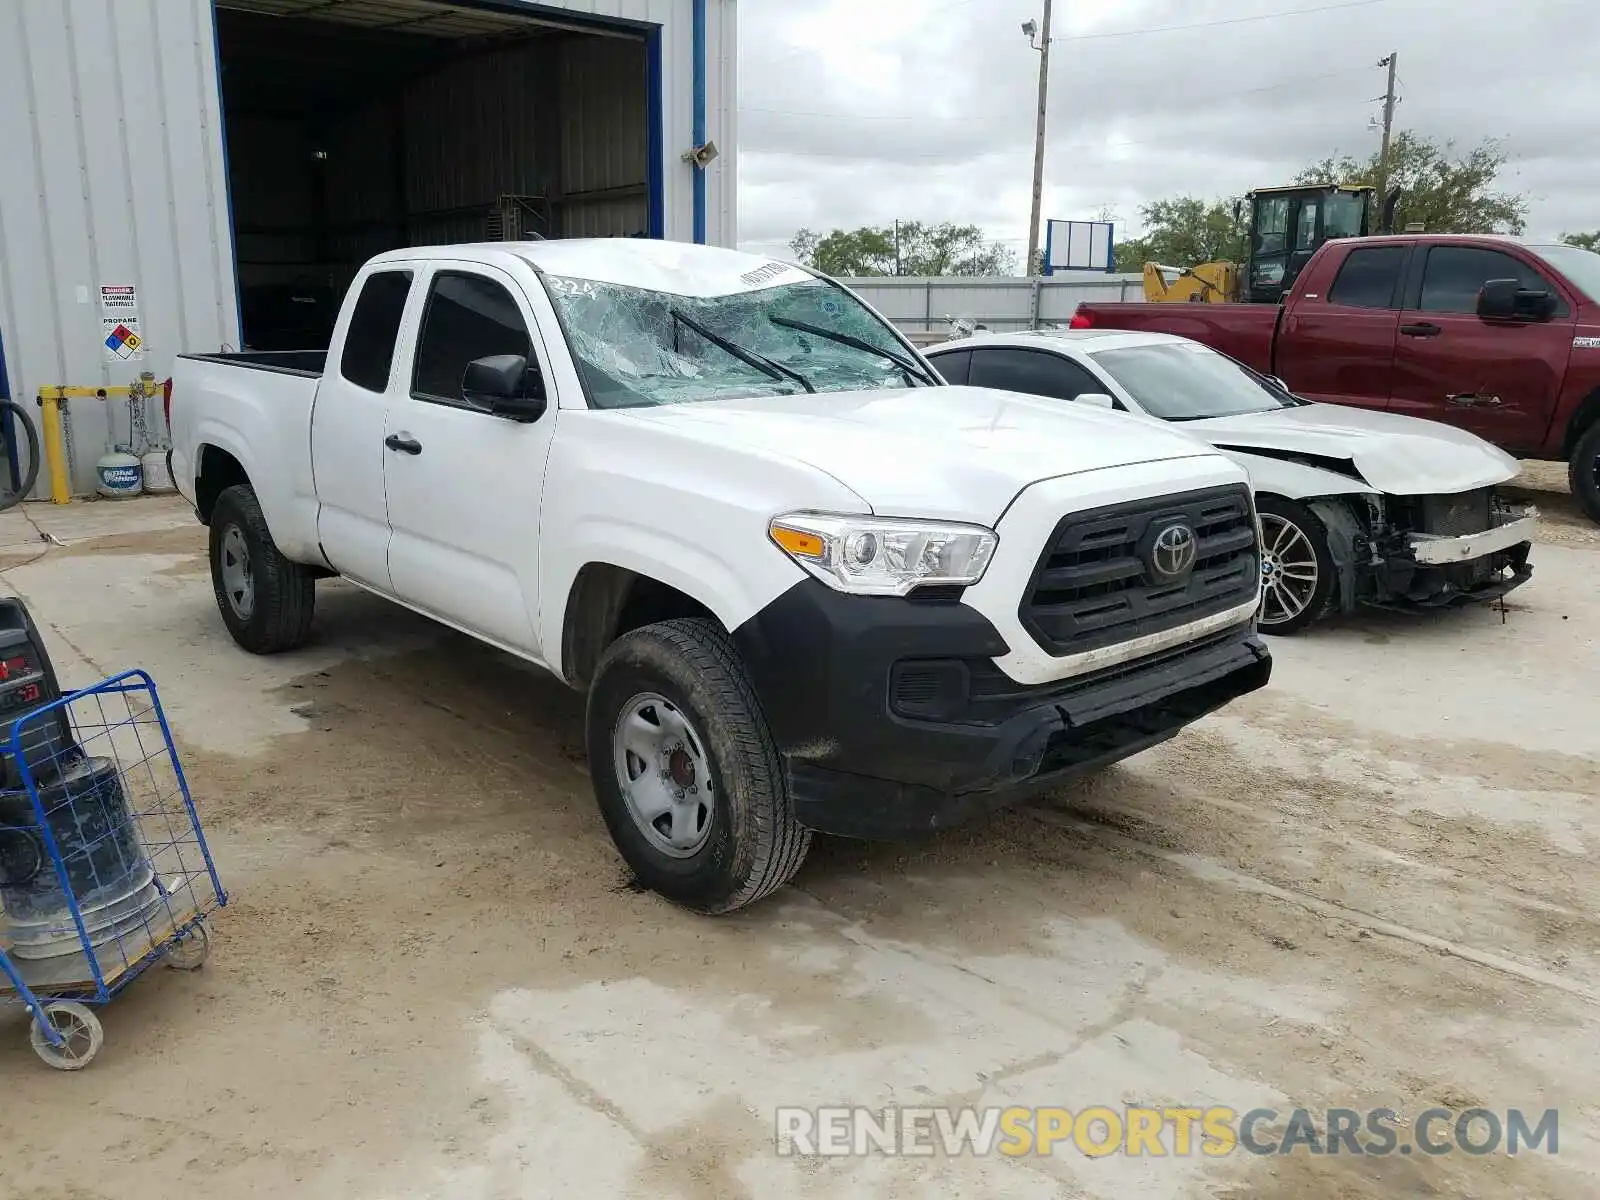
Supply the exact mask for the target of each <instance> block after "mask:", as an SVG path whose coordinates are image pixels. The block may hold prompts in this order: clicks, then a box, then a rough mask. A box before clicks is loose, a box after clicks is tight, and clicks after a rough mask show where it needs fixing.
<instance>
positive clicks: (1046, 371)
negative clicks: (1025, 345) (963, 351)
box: [967, 346, 1106, 400]
mask: <svg viewBox="0 0 1600 1200" xmlns="http://www.w3.org/2000/svg"><path fill="white" fill-rule="evenodd" d="M967 382H968V383H970V384H972V386H973V387H986V388H999V389H1001V390H1002V391H1007V392H1026V393H1027V394H1028V395H1030V396H1050V397H1052V398H1054V399H1057V400H1076V399H1077V398H1078V397H1079V396H1081V395H1083V394H1084V393H1085V392H1103V391H1105V390H1106V387H1105V384H1103V383H1101V382H1100V381H1099V380H1097V379H1096V378H1095V377H1094V376H1093V375H1091V374H1089V372H1088V371H1085V370H1084V369H1083V368H1082V367H1080V366H1079V365H1078V364H1077V363H1075V362H1072V361H1071V360H1069V359H1065V358H1062V357H1061V356H1060V355H1058V354H1048V353H1046V352H1045V351H1042V350H1017V349H1011V348H1007V347H1003V346H996V347H995V348H994V349H992V350H974V351H973V352H972V369H971V370H970V371H969V372H968V375H967Z"/></svg>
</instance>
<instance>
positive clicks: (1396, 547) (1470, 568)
mask: <svg viewBox="0 0 1600 1200" xmlns="http://www.w3.org/2000/svg"><path fill="white" fill-rule="evenodd" d="M1537 526H1538V513H1537V512H1536V511H1535V510H1534V509H1532V508H1528V509H1526V510H1524V512H1523V515H1521V516H1519V517H1517V518H1515V519H1514V520H1511V521H1507V522H1506V523H1505V524H1503V525H1496V526H1495V527H1494V528H1492V529H1485V530H1481V531H1479V532H1477V533H1467V534H1461V535H1458V536H1454V537H1452V536H1441V535H1437V534H1422V533H1411V534H1406V535H1404V537H1403V538H1398V537H1397V538H1395V539H1393V540H1392V541H1391V542H1390V543H1389V544H1388V545H1387V546H1384V547H1382V548H1381V549H1380V551H1379V553H1378V554H1377V555H1376V556H1375V558H1374V560H1373V562H1372V564H1371V566H1370V571H1371V577H1372V584H1371V589H1370V591H1369V592H1368V596H1367V599H1368V602H1369V603H1371V604H1375V605H1378V606H1380V607H1383V606H1395V605H1401V606H1405V607H1420V608H1444V607H1451V606H1455V605H1461V604H1474V603H1482V602H1484V601H1490V600H1498V599H1499V598H1500V597H1502V596H1504V595H1505V594H1506V593H1508V592H1511V591H1513V590H1515V589H1516V588H1519V587H1521V586H1522V585H1523V584H1524V583H1526V582H1528V580H1529V579H1531V578H1532V577H1533V567H1532V566H1530V565H1529V563H1528V556H1529V553H1530V552H1531V551H1532V549H1533V535H1534V532H1535V530H1536V528H1537ZM1384 551H1386V552H1384Z"/></svg>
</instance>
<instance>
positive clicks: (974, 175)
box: [739, 0, 1600, 261]
mask: <svg viewBox="0 0 1600 1200" xmlns="http://www.w3.org/2000/svg"><path fill="white" fill-rule="evenodd" d="M1594 3H1595V0H1533V2H1531V3H1519V4H1513V3H1507V2H1505V0H1499V2H1493V0H1342V2H1340V0H1057V3H1056V5H1055V13H1056V15H1055V26H1056V27H1055V31H1054V33H1055V37H1054V39H1053V46H1052V49H1051V64H1050V76H1051V78H1050V117H1049V142H1048V145H1049V148H1048V153H1047V156H1046V160H1045V204H1044V210H1045V213H1044V215H1045V216H1046V217H1050V216H1055V217H1062V218H1074V217H1076V218H1087V217H1093V216H1095V215H1097V214H1098V213H1099V212H1100V211H1101V210H1102V209H1106V208H1110V209H1111V210H1113V211H1114V212H1115V214H1116V216H1117V219H1118V221H1119V222H1121V223H1122V224H1121V226H1120V227H1123V228H1127V229H1129V230H1130V231H1137V227H1138V209H1139V205H1140V204H1142V203H1146V202H1148V201H1150V200H1152V199H1158V198H1160V197H1163V196H1171V195H1175V194H1181V193H1184V192H1189V193H1194V194H1198V195H1202V196H1219V195H1236V194H1239V193H1242V192H1244V191H1247V190H1249V189H1250V188H1251V187H1253V186H1266V185H1270V184H1276V183H1287V182H1289V181H1290V179H1291V178H1292V176H1293V175H1294V173H1295V172H1296V171H1298V170H1299V169H1300V168H1302V167H1303V166H1305V164H1306V163H1308V162H1310V161H1313V160H1315V159H1317V158H1321V157H1324V156H1326V155H1327V154H1329V153H1333V152H1349V153H1351V154H1354V155H1357V156H1362V155H1367V154H1370V153H1372V152H1373V151H1374V150H1375V149H1376V148H1377V145H1378V135H1377V133H1376V132H1373V131H1370V130H1369V129H1368V127H1367V125H1368V120H1369V118H1371V117H1375V116H1377V115H1378V114H1379V113H1380V111H1381V107H1382V106H1381V104H1380V103H1377V102H1374V97H1378V96H1380V95H1381V93H1382V92H1383V87H1384V72H1383V71H1382V69H1381V68H1379V67H1378V66H1377V65H1376V64H1377V61H1378V60H1379V59H1380V58H1382V57H1383V56H1384V55H1386V54H1387V53H1389V52H1390V51H1391V50H1395V51H1398V52H1399V55H1400V62H1399V68H1400V70H1399V76H1400V85H1401V86H1400V88H1399V93H1400V95H1401V97H1402V101H1401V104H1400V106H1399V108H1398V109H1397V115H1396V127H1397V128H1410V129H1415V130H1417V131H1419V132H1421V133H1425V134H1427V135H1430V136H1436V137H1441V138H1453V139H1455V140H1456V141H1457V142H1458V143H1460V144H1463V145H1468V146H1470V145H1472V144H1475V143H1476V142H1477V141H1478V140H1480V139H1481V138H1483V137H1485V136H1496V137H1502V138H1504V139H1506V148H1507V150H1508V151H1509V152H1510V154H1511V162H1510V163H1509V165H1508V167H1507V169H1506V172H1505V174H1504V176H1503V177H1502V185H1503V186H1504V187H1506V188H1507V189H1509V190H1515V191H1521V192H1524V193H1526V194H1527V195H1528V197H1529V200H1530V202H1531V207H1530V213H1529V222H1528V232H1529V233H1530V234H1535V235H1554V234H1556V233H1559V232H1562V231H1564V230H1577V229H1594V228H1600V122H1597V121H1596V118H1595V115H1594V114H1595V113H1596V112H1597V111H1600V70H1597V67H1600V61H1597V60H1600V23H1597V19H1596V15H1595V14H1596V11H1597V10H1596V9H1595V7H1594ZM1040 7H1041V0H743V2H742V3H741V4H740V5H739V22H740V26H739V42H740V47H739V151H740V159H739V171H740V197H739V222H740V238H741V243H742V244H743V245H744V246H745V247H746V248H749V249H752V250H757V251H765V252H769V253H770V252H779V251H781V250H782V249H783V247H784V246H785V244H786V243H787V241H788V239H789V237H790V236H791V235H792V234H793V232H794V231H795V229H797V228H798V227H800V226H809V227H811V228H814V229H819V230H827V229H832V228H835V227H845V228H853V227H855V226H858V225H863V224H868V223H873V224H887V223H889V222H890V221H892V220H893V219H894V218H896V217H901V218H907V219H920V220H926V221H942V220H953V221H959V222H972V223H975V224H978V225H980V226H982V227H983V228H984V229H985V230H987V231H988V232H989V234H990V235H991V236H992V237H995V238H997V239H1001V240H1004V241H1006V242H1007V243H1008V244H1009V245H1011V246H1013V247H1014V248H1016V249H1017V250H1018V259H1019V261H1020V259H1021V257H1022V255H1021V249H1022V248H1023V247H1024V246H1025V244H1026V237H1027V221H1028V199H1029V186H1030V181H1031V172H1032V162H1033V157H1032V156H1033V114H1034V107H1035V89H1036V88H1037V83H1038V74H1037V73H1038V57H1037V55H1036V54H1035V53H1034V51H1033V50H1031V49H1030V48H1029V46H1028V43H1027V41H1026V39H1025V38H1024V37H1023V34H1022V32H1021V28H1020V26H1021V23H1022V22H1023V21H1025V20H1027V19H1028V18H1030V17H1035V18H1036V17H1038V15H1039V12H1040ZM1175 27H1176V28H1175Z"/></svg>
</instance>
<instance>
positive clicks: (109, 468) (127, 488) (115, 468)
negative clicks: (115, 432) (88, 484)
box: [94, 446, 144, 500]
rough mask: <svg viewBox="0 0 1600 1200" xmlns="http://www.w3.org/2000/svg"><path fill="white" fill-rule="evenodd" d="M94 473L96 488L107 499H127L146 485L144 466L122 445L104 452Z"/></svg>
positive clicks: (135, 494) (96, 464) (95, 465)
mask: <svg viewBox="0 0 1600 1200" xmlns="http://www.w3.org/2000/svg"><path fill="white" fill-rule="evenodd" d="M94 473H95V478H96V490H97V491H98V492H99V493H100V494H101V495H102V496H104V497H105V498H106V499H107V500H127V499H129V498H130V497H133V496H137V495H138V494H139V492H140V491H141V490H142V489H143V487H144V467H143V466H142V465H141V464H140V461H139V459H138V458H137V457H136V456H134V455H132V454H129V453H128V452H127V451H126V450H125V449H123V448H122V447H121V446H118V447H115V448H113V449H111V450H108V451H106V453H104V454H102V455H101V456H100V459H99V461H98V462H96V463H95V464H94Z"/></svg>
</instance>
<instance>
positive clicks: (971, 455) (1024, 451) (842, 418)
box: [626, 387, 1242, 525]
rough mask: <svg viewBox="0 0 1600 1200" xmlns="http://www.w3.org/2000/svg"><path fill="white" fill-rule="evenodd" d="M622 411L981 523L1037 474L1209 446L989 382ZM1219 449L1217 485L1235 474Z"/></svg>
mask: <svg viewBox="0 0 1600 1200" xmlns="http://www.w3.org/2000/svg"><path fill="white" fill-rule="evenodd" d="M626 411H627V412H628V413H629V414H630V415H632V416H635V417H636V418H637V419H638V420H641V421H657V422H663V423H670V424H671V425H673V426H674V427H675V428H676V430H677V431H678V432H680V433H684V432H690V431H693V432H695V433H697V434H700V435H702V436H704V437H705V438H706V439H707V440H710V441H716V442H719V443H729V442H732V443H739V444H742V445H746V446H749V447H752V448H754V449H759V450H762V451H765V452H767V453H773V454H780V455H784V456H786V457H789V458H795V459H799V460H800V461H802V462H805V463H808V464H810V465H811V466H813V467H815V468H817V469H818V470H820V471H825V472H827V473H828V474H829V475H832V476H833V477H834V478H835V479H837V480H839V482H841V483H842V484H844V485H845V486H846V487H847V488H849V489H850V490H851V491H853V492H855V493H856V495H858V496H860V497H861V499H862V500H863V501H864V502H865V503H866V504H867V505H868V506H869V507H870V508H871V510H872V511H873V512H874V513H877V514H879V515H883V516H901V517H932V518H937V519H943V520H954V521H971V522H975V523H977V524H981V525H991V524H993V523H994V522H995V521H997V520H998V519H999V518H1000V515H1001V514H1002V513H1003V512H1005V510H1006V506H1007V505H1009V504H1010V503H1011V501H1012V500H1013V499H1014V498H1015V497H1016V495H1017V493H1018V492H1020V491H1022V489H1023V488H1025V487H1027V486H1029V485H1030V484H1033V483H1037V482H1039V481H1040V480H1043V479H1054V478H1056V477H1057V476H1061V475H1074V474H1077V473H1079V472H1083V471H1098V470H1102V469H1104V468H1106V467H1120V466H1128V465H1131V464H1134V463H1146V462H1160V461H1167V460H1176V459H1185V458H1194V457H1196V456H1206V455H1212V454H1214V451H1212V450H1211V448H1210V447H1209V446H1207V445H1206V444H1205V443H1204V442H1203V441H1201V440H1199V439H1198V438H1195V437H1192V436H1190V435H1189V434H1187V433H1185V432H1182V431H1180V430H1177V429H1174V428H1172V427H1161V426H1155V425H1151V424H1149V423H1146V422H1143V421H1130V420H1128V419H1127V417H1126V416H1124V415H1121V414H1118V413H1114V412H1107V411H1103V410H1099V409H1093V408H1087V407H1079V406H1076V405H1071V404H1062V403H1061V402H1060V401H1059V400H1041V399H1039V398H1037V397H1034V396H1023V395H1018V394H1016V393H1014V392H998V391H993V390H991V389H988V388H970V387H930V388H895V389H883V390H875V391H861V392H820V393H818V394H816V395H797V396H752V397H748V398H744V399H737V400H710V401H701V402H696V403H690V404H668V405H662V406H661V407H659V408H636V409H628V410H626ZM1217 459H1218V461H1217V475H1218V482H1219V483H1222V482H1228V481H1229V480H1230V479H1234V478H1239V479H1241V480H1242V475H1236V474H1234V471H1235V468H1234V466H1233V464H1231V463H1228V462H1226V460H1224V459H1223V458H1222V457H1221V456H1220V455H1219V456H1217Z"/></svg>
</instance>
